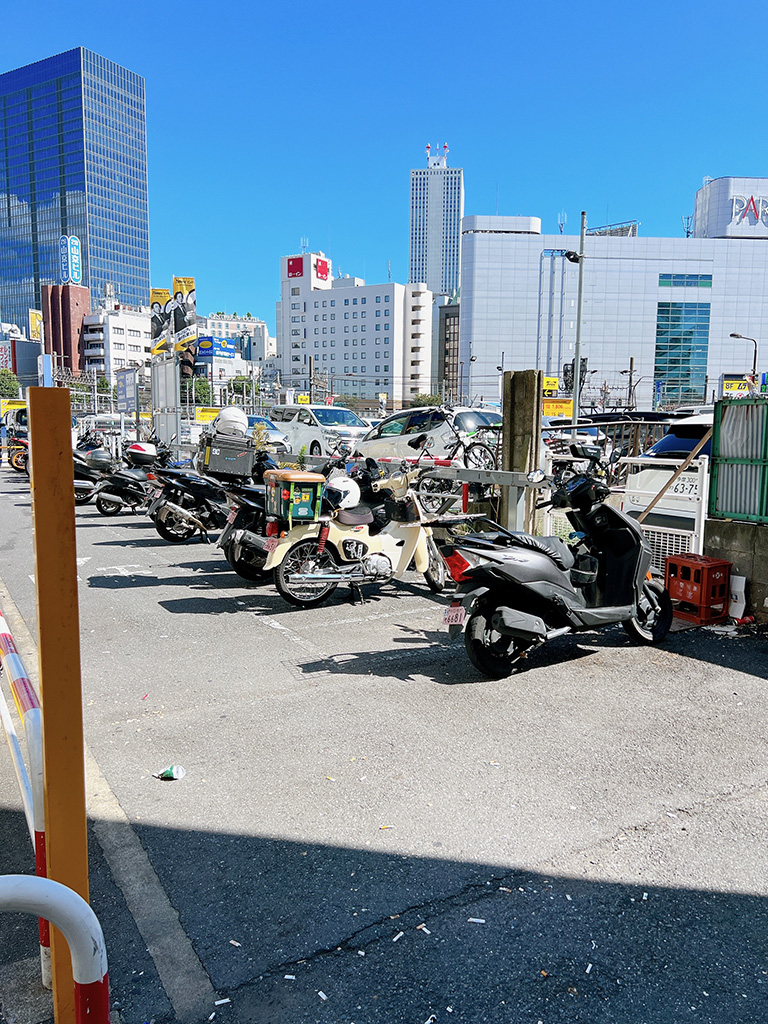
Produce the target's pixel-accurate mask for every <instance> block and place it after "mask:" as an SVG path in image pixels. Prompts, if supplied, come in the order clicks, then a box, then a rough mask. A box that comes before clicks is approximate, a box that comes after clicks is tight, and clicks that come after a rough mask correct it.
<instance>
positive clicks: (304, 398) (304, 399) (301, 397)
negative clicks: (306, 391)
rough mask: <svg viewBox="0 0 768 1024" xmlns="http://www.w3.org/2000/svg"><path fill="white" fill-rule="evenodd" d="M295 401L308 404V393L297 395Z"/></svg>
mask: <svg viewBox="0 0 768 1024" xmlns="http://www.w3.org/2000/svg"><path fill="white" fill-rule="evenodd" d="M296 401H297V402H298V403H299V405H309V395H299V396H298V398H297V399H296Z"/></svg>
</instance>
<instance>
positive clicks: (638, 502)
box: [621, 413, 712, 530]
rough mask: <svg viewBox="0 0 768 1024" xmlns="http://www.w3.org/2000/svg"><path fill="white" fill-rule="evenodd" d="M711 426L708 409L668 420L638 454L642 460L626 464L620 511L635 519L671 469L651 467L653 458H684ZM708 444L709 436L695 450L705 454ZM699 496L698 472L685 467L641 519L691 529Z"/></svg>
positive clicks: (708, 450) (674, 528)
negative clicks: (661, 433) (659, 434)
mask: <svg viewBox="0 0 768 1024" xmlns="http://www.w3.org/2000/svg"><path fill="white" fill-rule="evenodd" d="M711 428H712V414H711V413H709V414H704V415H701V416H687V417H685V418H684V419H680V420H675V421H673V422H672V423H670V425H669V427H668V428H667V432H666V434H664V436H663V437H661V438H660V439H659V440H658V441H657V442H656V443H655V444H654V445H652V446H651V447H650V448H649V449H648V450H647V451H646V452H644V453H643V454H642V455H641V456H640V458H641V459H642V463H640V464H635V465H631V466H630V467H629V468H630V472H629V474H628V476H627V482H626V490H625V493H624V498H623V500H622V506H621V507H622V509H623V511H624V512H626V513H627V514H628V515H630V516H632V517H633V518H635V519H636V518H637V517H638V516H639V515H640V514H641V513H642V512H644V511H645V509H646V508H647V507H648V505H649V504H650V502H651V501H652V500H653V497H654V495H655V494H658V492H659V491H660V490H661V488H662V487H663V486H664V484H665V483H666V481H667V480H668V479H669V476H670V473H671V472H673V471H674V469H675V466H674V465H669V466H657V467H654V465H653V461H654V460H660V459H674V460H682V459H685V458H687V456H688V455H690V454H691V452H692V451H693V449H694V448H695V447H696V445H697V444H698V443H699V441H701V439H702V438H703V437H704V435H705V434H706V433H707V431H708V430H711ZM711 446H712V442H711V439H710V440H709V441H707V443H706V444H705V445H704V447H703V448H702V449H701V451H700V452H699V456H704V455H706V456H707V457H709V454H710V451H711ZM646 462H647V466H646ZM699 497H700V494H699V473H698V471H697V470H696V469H690V470H686V471H685V472H684V473H682V474H681V475H680V477H678V479H677V480H676V481H675V482H674V484H672V486H671V487H670V488H669V490H668V491H667V492H666V493H665V494H664V496H663V497H662V498H661V500H660V501H659V502H658V504H657V505H655V506H654V507H653V509H652V510H651V511H650V512H649V513H648V516H647V517H646V519H645V520H644V522H645V523H647V524H648V526H660V527H666V528H667V529H671V530H692V529H693V527H694V521H695V518H696V503H697V501H698V500H699ZM701 498H702V499H703V500H704V501H706V498H707V495H706V494H704V495H701Z"/></svg>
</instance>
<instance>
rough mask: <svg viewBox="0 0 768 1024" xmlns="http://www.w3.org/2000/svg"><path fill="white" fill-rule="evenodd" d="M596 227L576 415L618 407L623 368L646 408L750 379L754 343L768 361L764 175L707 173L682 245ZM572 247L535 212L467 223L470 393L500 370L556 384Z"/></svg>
mask: <svg viewBox="0 0 768 1024" xmlns="http://www.w3.org/2000/svg"><path fill="white" fill-rule="evenodd" d="M598 231H599V233H595V234H589V233H588V235H587V238H586V241H585V246H584V252H585V257H584V287H583V313H582V325H581V326H582V332H581V354H582V357H586V358H587V360H588V374H587V381H586V387H585V393H584V402H583V404H582V409H584V408H589V407H591V406H592V407H597V408H600V407H601V406H602V407H611V406H613V405H616V404H624V402H625V401H626V400H627V398H628V395H629V385H630V381H629V370H630V360H634V363H633V365H632V370H633V378H632V390H633V392H634V395H633V397H634V399H635V405H636V407H638V408H646V409H647V408H651V407H657V408H670V407H675V406H676V405H680V404H685V405H688V404H691V403H701V402H704V401H705V399H706V400H707V401H710V400H711V399H712V395H713V392H717V391H718V388H719V381H720V378H721V375H723V374H727V375H732V374H744V373H746V372H749V371H751V368H752V364H753V358H754V356H755V347H756V345H758V344H762V345H763V355H764V358H763V365H762V368H763V369H764V368H766V367H767V366H768V178H734V177H730V178H716V179H705V181H704V184H703V186H702V188H700V189H699V190H698V192H697V193H696V197H695V210H694V216H693V226H692V231H691V235H690V237H681V238H643V237H636V236H635V235H634V234H633V233H630V232H619V233H612V232H611V231H608V230H606V229H598ZM578 249H579V238H578V236H563V235H542V234H541V222H540V220H539V219H538V218H536V217H465V218H464V220H463V222H462V269H461V275H462V289H461V314H460V341H459V345H460V359H461V361H462V362H463V363H464V365H465V366H466V367H467V368H468V371H469V384H470V390H471V393H472V395H473V396H476V397H480V396H481V395H483V396H484V397H485V398H486V399H487V398H489V397H495V396H496V395H498V379H499V370H498V367H500V366H503V367H504V369H507V370H508V369H531V368H538V369H541V370H544V371H545V372H546V373H547V375H549V376H556V377H560V378H562V376H563V374H562V368H563V365H564V364H565V363H568V362H570V361H571V360H572V359H573V357H574V344H575V340H576V308H577V283H578V273H579V267H578V261H576V262H573V261H572V260H573V257H574V255H575V254H578ZM568 253H570V258H569V256H568V255H567V254H568ZM732 334H741V335H743V336H745V338H746V339H747V340H741V339H735V338H733V337H731V335H732ZM751 339H755V341H754V342H753V341H752V340H751ZM760 369H761V366H760V363H758V371H760Z"/></svg>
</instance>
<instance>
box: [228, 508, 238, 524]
mask: <svg viewBox="0 0 768 1024" xmlns="http://www.w3.org/2000/svg"><path fill="white" fill-rule="evenodd" d="M239 511H240V509H239V508H233V509H230V510H229V515H228V516H227V522H228V523H234V521H235V520H236V519H237V513H238V512H239Z"/></svg>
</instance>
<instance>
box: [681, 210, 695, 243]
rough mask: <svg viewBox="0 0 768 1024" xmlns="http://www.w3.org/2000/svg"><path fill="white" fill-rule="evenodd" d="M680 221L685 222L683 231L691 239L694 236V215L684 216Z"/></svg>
mask: <svg viewBox="0 0 768 1024" xmlns="http://www.w3.org/2000/svg"><path fill="white" fill-rule="evenodd" d="M680 220H681V221H682V222H683V231H684V232H685V237H686V238H690V237H691V235H692V234H693V214H692V213H689V214H687V215H686V214H684V215H683V216H682V217H681V218H680Z"/></svg>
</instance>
